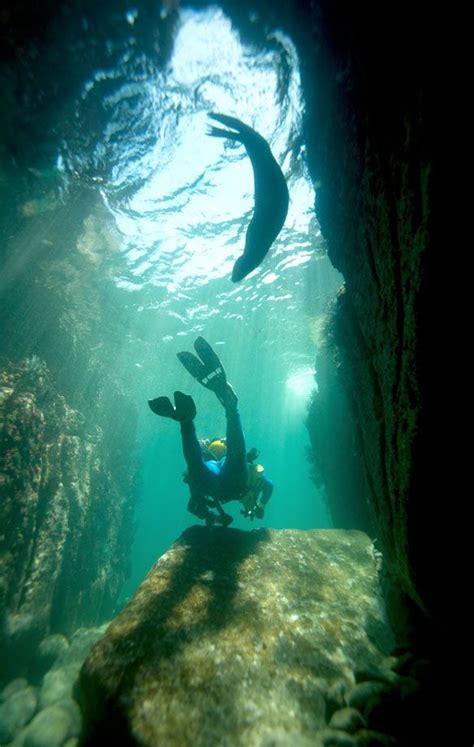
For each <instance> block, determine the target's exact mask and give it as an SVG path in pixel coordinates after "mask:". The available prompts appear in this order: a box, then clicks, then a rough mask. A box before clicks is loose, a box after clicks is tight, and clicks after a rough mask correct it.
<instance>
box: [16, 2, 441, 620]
mask: <svg viewBox="0 0 474 747" xmlns="http://www.w3.org/2000/svg"><path fill="white" fill-rule="evenodd" d="M86 5H87V4H86ZM190 5H192V6H194V7H203V6H205V5H207V3H203V2H202V3H201V2H193V3H190ZM221 6H222V7H223V9H224V11H225V12H226V13H227V14H228V15H229V16H230V17H231V18H232V20H233V22H234V23H235V24H236V25H237V26H238V28H239V29H240V31H241V33H242V35H243V37H244V38H245V39H246V40H248V41H252V42H253V43H255V44H262V45H264V44H271V43H272V42H271V39H270V40H269V39H268V35H269V33H270V32H271V30H272V29H273V28H283V30H284V31H286V32H287V33H288V34H289V35H290V36H291V38H292V39H293V41H294V42H295V44H296V46H297V48H298V52H299V55H300V60H301V73H302V84H303V90H304V95H305V100H306V113H305V119H304V132H303V135H304V139H305V142H306V147H307V156H308V162H309V166H310V170H311V174H312V177H313V180H314V184H315V187H316V193H317V198H316V211H317V215H318V219H319V221H320V224H321V228H322V231H323V234H324V236H325V238H326V240H327V244H328V250H329V255H330V257H331V260H332V262H333V264H334V265H335V266H336V267H337V268H338V269H339V270H340V271H341V272H342V273H343V275H344V278H345V289H344V292H343V293H341V294H340V295H339V297H338V299H337V302H336V308H335V311H334V315H333V319H332V332H331V336H332V347H329V348H328V351H327V353H326V355H327V359H326V361H325V364H324V365H325V366H326V368H327V370H328V372H329V371H330V368H331V366H333V365H334V375H335V377H336V378H337V386H340V387H341V389H343V391H344V398H345V400H346V401H347V417H345V416H344V409H343V410H342V412H340V413H339V414H338V416H337V417H338V421H339V422H340V423H344V420H346V422H347V432H346V434H345V437H346V438H347V442H348V443H350V444H354V443H356V444H357V448H356V451H355V453H356V457H357V458H356V462H355V466H354V469H355V470H356V471H357V473H358V475H359V478H358V480H359V482H358V487H357V489H353V488H352V487H351V485H350V484H349V485H347V503H346V504H345V503H344V501H343V502H342V508H343V509H344V512H345V515H344V517H341V520H342V523H344V525H347V526H349V525H350V524H351V523H352V524H353V525H357V526H364V527H365V528H369V527H370V526H373V525H375V531H376V534H377V536H378V538H379V541H380V542H381V545H382V549H383V550H384V553H385V556H386V562H387V567H388V571H389V575H390V577H391V579H392V580H393V582H394V586H396V587H398V588H399V589H401V590H402V592H403V593H404V594H406V595H407V597H409V598H410V599H411V600H412V601H413V602H414V603H415V605H416V606H417V607H418V609H420V610H423V611H424V612H425V613H427V615H428V617H429V618H430V619H432V620H436V621H437V622H441V623H443V622H444V617H445V615H444V612H443V605H444V600H443V597H442V594H441V593H440V590H439V585H438V578H439V575H440V572H441V569H442V567H443V566H444V564H445V560H446V557H445V555H446V554H443V556H441V554H440V553H439V552H438V538H439V535H440V532H441V531H442V529H443V527H442V522H443V517H442V516H441V515H440V513H439V512H434V511H432V505H431V503H432V496H431V482H430V471H431V463H432V460H433V455H434V454H437V453H438V447H437V444H438V442H439V440H440V439H439V430H438V429H437V428H436V427H435V424H434V420H433V415H434V411H435V408H434V391H435V385H434V382H433V378H432V375H431V372H432V370H433V368H434V366H435V359H436V355H435V348H434V345H433V326H432V325H433V322H432V319H433V318H434V316H435V315H434V306H435V293H434V288H433V284H432V279H433V275H434V272H435V270H436V263H437V262H438V261H439V259H438V258H439V257H440V256H441V250H440V246H439V242H440V241H441V236H442V235H443V232H442V231H441V227H440V225H439V223H440V221H441V212H440V211H439V209H438V208H439V191H440V186H439V174H438V161H439V156H440V154H439V152H438V148H439V141H438V140H437V139H436V138H435V134H434V129H433V128H434V122H435V121H436V119H437V113H438V107H439V103H438V99H437V97H436V91H435V83H436V80H437V74H438V71H439V64H438V63H437V62H436V60H437V54H436V52H437V49H436V39H437V28H436V24H437V23H438V19H437V18H436V15H435V14H434V11H433V10H431V11H430V14H427V13H426V12H425V10H426V9H425V7H424V5H423V4H420V5H417V6H416V7H413V6H412V5H409V4H408V3H398V4H396V5H395V4H394V5H393V6H392V5H390V6H387V5H386V4H380V3H375V2H365V3H362V4H360V3H359V4H353V3H350V2H348V1H347V2H329V1H327V2H326V1H325V0H320V1H319V2H312V3H309V2H299V3H293V2H289V1H288V2H281V3H278V5H276V4H275V3H270V2H266V1H265V0H262V1H261V2H259V3H250V2H246V1H245V2H241V3H239V5H238V7H236V5H234V3H232V2H223V3H221ZM144 7H145V8H146V9H147V13H148V14H149V15H148V20H149V21H152V23H149V24H148V25H147V23H146V17H145V20H144V22H143V27H142V28H141V29H138V30H137V29H135V32H137V33H139V34H142V35H143V39H144V42H146V44H147V45H148V47H149V48H150V49H153V50H154V53H155V54H156V53H158V54H159V55H161V56H162V59H166V54H167V51H168V50H169V47H170V38H171V34H172V27H173V23H174V16H173V13H171V14H170V15H168V17H167V19H166V20H165V21H163V20H162V19H160V18H159V13H158V11H157V9H155V10H153V9H152V7H151V5H150V6H149V5H148V4H145V5H144ZM57 8H58V6H57V4H54V3H49V4H47V5H46V6H45V7H43V8H42V12H41V23H40V24H39V25H37V26H35V18H34V16H30V18H31V23H30V24H26V23H25V21H24V18H25V16H21V17H22V19H23V20H22V22H21V23H20V22H19V20H18V19H19V18H20V14H18V13H17V12H16V11H11V12H10V13H11V15H10V17H8V15H7V16H6V17H7V20H8V22H9V25H8V28H9V30H8V33H6V32H5V33H3V39H4V40H6V43H5V44H4V46H3V50H4V52H3V55H4V61H3V64H2V76H3V77H4V79H5V80H7V82H9V83H10V85H9V86H7V88H6V98H4V101H6V102H7V105H6V106H5V105H4V108H5V111H6V113H7V116H6V117H5V119H4V124H3V134H4V138H3V143H4V145H3V149H2V154H3V166H2V168H3V175H4V177H11V176H12V174H13V176H14V178H13V183H14V184H15V185H16V186H15V187H14V189H13V190H12V189H9V190H8V191H7V192H6V191H5V189H4V188H3V190H2V194H5V202H4V204H6V205H7V206H12V204H15V203H14V201H15V200H16V201H17V202H19V201H20V200H21V191H22V189H24V184H25V179H29V180H32V179H33V178H34V177H33V176H32V175H31V173H30V174H29V175H25V174H23V175H22V177H21V178H19V177H18V169H19V167H20V166H21V165H25V164H26V163H29V164H31V163H33V164H35V163H37V162H38V161H40V162H41V160H42V159H43V160H47V159H46V156H45V154H47V153H48V148H49V145H50V144H49V143H48V140H47V138H45V136H44V132H46V131H47V130H48V125H49V124H51V123H50V122H49V121H48V117H50V116H51V111H54V110H55V108H54V103H55V102H56V104H57V105H58V106H59V105H60V102H61V100H62V97H64V96H72V95H73V93H74V85H75V83H77V81H78V80H79V79H80V73H81V72H83V69H84V66H87V65H93V64H94V60H93V59H86V60H82V61H81V62H80V63H78V64H79V65H82V66H83V67H82V68H80V67H79V68H78V70H77V76H76V77H74V76H73V77H72V78H71V77H70V76H69V77H68V75H67V71H65V72H64V74H63V75H62V74H59V75H58V76H57V77H56V79H53V78H52V82H51V90H49V91H47V92H46V93H45V94H44V99H43V100H42V101H33V105H31V101H30V102H29V104H28V106H29V108H28V107H26V108H27V109H28V116H27V117H26V118H25V116H23V115H24V114H25V106H26V105H25V103H24V102H25V96H23V97H22V93H24V91H23V92H22V91H19V90H18V87H19V84H21V85H24V86H26V87H28V74H27V73H28V69H30V68H29V66H30V67H31V60H30V61H29V60H28V58H26V59H25V58H24V59H22V60H21V61H20V59H19V54H18V50H19V49H21V48H22V45H23V48H26V47H27V46H28V44H30V42H31V37H32V28H34V36H36V42H35V43H36V44H39V45H40V44H41V43H42V40H44V39H45V38H46V39H47V38H48V35H51V33H53V31H54V27H55V24H61V23H62V24H63V26H64V28H66V29H67V28H68V26H67V21H68V13H67V8H68V4H67V3H64V4H62V6H61V8H62V10H61V13H59V14H58V12H57ZM123 9H125V5H123V8H121V10H123ZM88 12H90V13H91V16H92V17H93V19H94V29H93V30H94V31H95V32H97V33H98V34H99V37H100V38H103V39H105V38H106V36H107V22H108V21H107V19H106V18H105V16H104V14H103V13H102V11H101V10H100V9H95V10H92V9H91V8H88ZM255 12H256V14H257V22H256V21H255V19H256V16H255ZM110 22H112V21H110ZM15 24H16V25H15ZM152 26H154V28H156V29H159V32H158V31H157V32H156V33H154V34H150V33H149V32H148V28H151V27H152ZM15 34H16V36H15ZM64 43H65V44H67V34H65V39H64ZM53 62H54V60H51V59H48V58H46V59H45V58H41V59H40V61H39V62H38V63H35V64H39V65H42V66H45V65H48V64H49V65H52V64H53ZM15 76H16V77H15ZM15 109H16V110H17V111H18V112H19V114H18V118H19V120H20V121H21V127H20V128H19V129H18V128H17V125H18V121H16V119H15V114H14V113H13V112H14V111H15ZM40 131H42V132H43V135H42V137H41V138H39V143H40V146H41V147H40V146H39V145H38V133H39V132H40ZM13 133H14V134H15V137H13ZM3 183H5V180H4V182H3ZM38 220H40V218H39V219H38ZM10 250H11V248H10V249H9V247H8V242H7V252H8V251H10ZM36 261H38V257H35V262H36ZM30 269H31V265H30ZM10 300H11V299H10ZM6 308H8V296H7V304H6ZM4 313H5V319H6V324H7V328H8V327H9V329H10V330H13V329H14V328H15V321H14V320H12V319H11V314H9V313H8V312H4ZM12 335H13V336H12V338H11V339H15V335H14V334H13V332H12ZM22 347H23V348H25V349H24V351H22V353H24V354H28V353H29V352H31V351H28V350H27V348H28V346H27V345H22ZM12 356H13V358H14V357H15V355H13V354H12ZM44 357H45V359H46V360H47V361H48V355H47V351H45V354H44ZM336 363H337V365H336ZM66 365H67V363H66V361H62V362H61V363H59V364H58V363H57V362H56V363H55V364H54V366H53V367H54V369H55V376H56V378H57V380H58V381H60V379H61V375H60V371H61V369H62V368H64V366H66ZM67 378H68V377H67V376H66V377H64V379H63V381H65V380H66V379H67ZM327 378H328V380H329V379H330V374H329V373H328V377H327ZM71 396H72V395H71ZM330 400H331V398H328V403H329V402H330ZM333 400H334V398H333ZM73 404H75V403H73ZM318 406H323V400H321V401H320V403H319V404H316V402H315V403H313V406H312V409H311V410H310V413H309V420H308V423H309V428H310V432H311V433H313V432H314V431H315V430H316V429H317V428H318V427H319V426H320V420H321V417H324V418H325V422H326V423H327V424H330V423H331V422H332V420H333V413H332V411H331V409H330V408H331V407H332V406H333V405H330V404H328V406H327V408H326V411H325V412H324V414H323V415H321V414H319V415H318V412H317V408H318ZM338 406H339V407H341V403H340V402H339V403H338ZM342 407H344V406H343V405H342ZM328 408H329V409H328ZM335 438H336V436H335V432H334V431H333V432H332V431H331V428H330V427H328V430H327V439H326V450H327V452H329V451H330V450H331V449H332V448H335ZM313 443H315V445H316V441H315V440H314V439H313ZM353 456H354V453H353ZM314 458H315V460H316V462H318V459H319V460H320V461H321V450H320V452H319V453H315V455H314ZM322 479H324V481H325V483H326V489H327V492H328V500H329V502H330V504H331V505H332V506H333V515H334V517H335V519H336V521H339V520H338V516H340V511H339V514H338V508H337V505H336V503H337V501H339V504H341V495H340V493H338V494H337V496H336V488H334V487H331V472H330V468H329V472H326V474H324V468H323V469H322ZM354 482H357V480H355V481H354ZM339 489H340V488H338V489H337V490H339ZM351 504H353V505H354V509H353V510H352V509H351V510H350V511H347V505H351Z"/></svg>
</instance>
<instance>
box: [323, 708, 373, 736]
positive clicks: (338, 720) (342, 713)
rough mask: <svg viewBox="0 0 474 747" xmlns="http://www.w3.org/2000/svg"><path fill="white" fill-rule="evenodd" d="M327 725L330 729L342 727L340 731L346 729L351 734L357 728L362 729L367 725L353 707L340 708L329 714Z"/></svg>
mask: <svg viewBox="0 0 474 747" xmlns="http://www.w3.org/2000/svg"><path fill="white" fill-rule="evenodd" d="M329 726H330V727H331V728H332V729H342V731H348V732H350V733H351V734H352V733H353V732H354V731H357V730H358V729H363V728H364V726H367V724H366V722H365V719H364V717H363V716H362V714H361V713H359V711H357V710H356V709H355V708H341V710H339V711H336V712H335V713H333V715H332V716H331V720H330V721H329Z"/></svg>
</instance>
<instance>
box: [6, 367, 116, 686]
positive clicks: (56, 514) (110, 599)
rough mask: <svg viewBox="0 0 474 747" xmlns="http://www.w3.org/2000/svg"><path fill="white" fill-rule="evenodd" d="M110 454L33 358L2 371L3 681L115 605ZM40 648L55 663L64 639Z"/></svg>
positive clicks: (99, 435) (113, 490)
mask: <svg viewBox="0 0 474 747" xmlns="http://www.w3.org/2000/svg"><path fill="white" fill-rule="evenodd" d="M109 448H110V447H109V445H108V444H106V443H104V435H103V432H102V430H101V429H100V428H99V427H97V426H96V427H88V426H86V424H85V422H84V417H83V415H82V414H81V413H80V412H79V411H77V410H75V409H73V408H71V407H70V406H69V405H68V404H67V402H66V400H65V398H64V397H62V396H61V395H60V394H59V393H58V392H57V391H56V389H55V387H54V386H53V383H52V380H51V377H50V374H49V371H48V369H47V367H46V365H45V363H44V362H43V361H42V360H40V359H39V358H38V357H37V356H31V357H30V358H28V359H26V360H24V361H23V362H22V363H21V364H19V365H13V364H12V365H9V366H8V367H7V368H5V369H3V370H1V371H0V473H1V482H2V495H3V498H2V501H1V503H0V527H1V536H0V550H1V551H0V660H1V661H2V669H1V672H0V679H1V680H2V681H6V682H8V679H9V678H11V677H12V676H14V675H15V674H21V673H23V672H26V671H27V668H28V666H29V664H30V662H31V671H32V672H34V662H33V659H34V657H35V656H36V655H37V651H38V645H39V643H40V641H41V639H42V638H44V636H45V635H47V634H48V633H49V632H50V631H51V629H53V630H54V629H55V630H58V629H59V630H61V631H62V632H65V633H68V632H70V631H72V630H74V629H75V628H77V627H78V626H79V625H80V624H82V625H84V624H88V623H92V624H94V623H97V622H100V621H101V620H102V619H104V617H105V616H106V615H107V613H108V612H109V611H110V609H111V608H112V607H113V604H114V602H115V599H116V597H117V594H118V591H119V588H120V586H121V584H122V582H123V580H124V577H125V569H126V548H125V547H124V541H125V537H126V536H127V533H128V531H129V530H128V523H127V512H126V511H124V506H125V505H127V501H125V500H124V497H123V495H122V493H121V491H120V490H119V488H118V485H117V484H116V478H115V476H113V475H112V473H111V469H110V466H109V462H108V450H109ZM125 524H126V525H127V526H126V529H125V530H123V526H124V525H125ZM53 640H54V643H53ZM42 645H44V646H46V647H49V649H50V650H49V653H48V656H51V657H52V656H53V648H54V647H56V649H57V650H56V653H58V652H59V650H60V649H61V648H62V647H64V641H62V642H60V639H58V638H56V639H52V640H50V642H49V643H48V644H46V643H44V644H42ZM41 655H42V654H41V653H39V656H40V658H41ZM45 655H46V654H45Z"/></svg>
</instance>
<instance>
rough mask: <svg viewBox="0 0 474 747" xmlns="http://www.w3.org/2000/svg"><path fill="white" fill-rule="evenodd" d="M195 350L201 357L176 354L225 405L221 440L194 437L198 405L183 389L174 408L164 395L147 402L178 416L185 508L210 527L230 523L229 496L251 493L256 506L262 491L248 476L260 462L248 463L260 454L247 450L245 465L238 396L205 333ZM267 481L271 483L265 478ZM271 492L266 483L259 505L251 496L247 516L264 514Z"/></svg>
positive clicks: (163, 412) (155, 409)
mask: <svg viewBox="0 0 474 747" xmlns="http://www.w3.org/2000/svg"><path fill="white" fill-rule="evenodd" d="M194 349H195V351H196V353H197V355H198V356H199V358H198V357H196V356H195V355H193V353H188V352H182V353H178V354H177V355H178V358H179V360H180V361H181V363H182V364H183V366H184V367H185V369H186V370H187V371H188V372H189V373H190V374H191V376H193V377H194V378H195V379H197V381H199V383H200V384H202V386H204V387H206V389H210V390H211V391H212V392H214V394H215V395H216V396H217V399H218V400H219V402H220V403H221V404H222V405H223V407H224V412H225V417H226V421H227V428H226V438H225V440H224V439H214V440H213V441H201V442H200V441H199V440H198V438H197V435H196V429H195V427H194V418H195V417H196V405H195V404H194V400H193V398H192V397H190V396H189V395H187V394H184V393H183V392H179V391H176V392H175V393H174V403H175V406H174V407H173V405H172V404H171V401H170V400H169V399H168V397H157V398H156V399H153V400H149V401H148V404H149V406H150V409H151V410H152V411H153V412H154V413H155V414H156V415H160V416H161V417H165V418H171V419H172V420H177V421H178V422H179V424H180V429H181V439H182V444H183V454H184V458H185V460H186V465H187V468H188V469H187V472H186V473H185V476H184V481H185V482H186V483H187V484H188V485H189V489H190V493H191V497H190V500H189V503H188V510H189V511H190V512H191V513H193V514H194V515H195V516H197V517H198V518H200V519H204V520H205V521H206V524H208V525H211V524H214V523H220V524H222V525H223V526H229V524H230V523H231V522H232V521H233V518H232V516H230V515H229V514H226V513H225V511H224V510H223V508H222V505H221V504H222V503H227V502H228V501H232V500H242V501H243V500H244V498H245V497H246V496H247V495H248V494H249V492H251V491H253V492H252V495H254V497H255V500H254V503H255V504H256V502H257V499H258V496H259V495H260V492H262V491H260V490H259V491H258V492H257V493H256V492H255V489H256V485H257V483H258V482H259V480H256V479H255V478H253V479H252V475H253V474H254V473H257V471H258V468H259V467H260V466H261V465H253V464H252V462H253V461H254V460H255V459H256V458H257V456H258V452H257V450H256V449H253V450H252V451H251V452H249V455H250V456H251V457H253V458H251V459H250V463H249V459H248V456H249V455H247V454H246V450H245V439H244V434H243V431H242V426H241V423H240V416H239V412H238V409H237V401H238V400H237V396H236V394H235V392H234V390H233V389H232V387H231V385H230V384H229V382H228V381H227V377H226V374H225V371H224V367H223V366H222V363H221V361H220V359H219V357H218V356H217V355H216V353H215V352H214V350H213V349H212V348H211V346H210V345H209V343H208V342H206V340H205V339H204V338H203V337H198V338H197V340H196V341H195V343H194ZM261 472H263V468H261ZM262 477H263V474H262ZM265 480H266V478H265ZM266 482H268V483H270V481H269V480H268V481H266ZM270 485H271V483H270ZM271 490H273V485H271ZM271 490H270V493H268V486H267V487H266V492H265V496H267V497H266V500H265V498H263V499H260V504H259V506H258V507H257V506H256V505H255V506H254V504H253V503H252V504H251V502H250V498H249V499H248V500H247V501H246V502H245V503H244V508H245V515H247V516H249V517H250V518H253V517H254V516H258V517H259V518H261V517H263V510H262V506H264V505H265V503H266V501H268V499H269V497H270V494H271ZM213 509H215V512H214V511H213Z"/></svg>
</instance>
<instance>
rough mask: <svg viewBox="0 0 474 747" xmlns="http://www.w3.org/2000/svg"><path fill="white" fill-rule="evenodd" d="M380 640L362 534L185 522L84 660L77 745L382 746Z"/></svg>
mask: <svg viewBox="0 0 474 747" xmlns="http://www.w3.org/2000/svg"><path fill="white" fill-rule="evenodd" d="M392 646H393V641H392V634H391V631H390V629H389V627H388V625H387V623H386V617H385V609H384V605H383V601H382V599H381V596H380V591H379V583H378V557H377V552H376V551H375V550H374V546H373V543H372V542H371V541H370V539H369V538H368V537H367V535H365V534H364V533H362V532H358V531H345V530H309V531H300V530H257V531H253V532H243V531H240V530H235V529H234V530H233V529H230V530H229V529H223V528H218V527H212V528H207V527H201V526H194V527H191V528H190V529H188V530H187V531H185V532H184V534H183V535H182V536H181V538H180V539H179V540H178V541H177V542H176V543H175V544H174V545H173V546H172V547H171V548H170V550H169V551H168V552H167V553H166V554H165V555H164V556H163V557H162V558H160V560H159V561H158V562H157V563H156V564H155V565H154V567H153V568H152V569H151V571H150V573H149V574H148V576H147V578H146V579H145V580H144V582H143V583H142V585H141V586H140V588H139V589H138V591H137V592H136V594H135V596H134V597H133V599H132V600H131V602H130V603H129V605H128V606H127V607H126V608H125V609H124V610H123V612H122V613H121V614H120V615H119V616H118V617H117V618H116V619H115V620H114V621H113V623H112V624H111V625H110V626H109V628H108V630H107V633H106V635H105V636H104V637H103V638H102V639H101V640H100V641H99V642H98V643H97V644H96V645H95V646H94V648H93V649H92V652H91V654H90V655H89V657H88V659H87V660H86V662H85V664H84V666H83V668H82V672H81V676H80V685H79V689H78V693H77V695H78V698H79V701H80V704H81V709H82V714H83V734H82V740H81V744H82V745H99V744H114V745H141V746H142V747H144V746H145V745H150V747H151V746H152V745H157V744H160V745H163V747H164V746H166V747H175V746H176V747H178V746H179V747H186V746H187V745H190V746H191V745H192V746H193V747H200V746H202V747H204V746H205V747H208V746H209V745H223V746H224V745H233V746H234V745H235V746H237V745H242V746H243V745H245V747H253V746H255V747H256V746H257V745H258V746H259V747H263V745H274V746H275V747H277V746H283V745H286V746H289V745H291V746H292V747H306V746H308V747H309V745H311V747H317V746H318V745H330V744H369V743H370V744H377V743H378V744H393V741H392V739H391V738H390V737H389V736H387V735H383V734H379V736H377V735H376V734H375V732H374V731H373V730H372V731H371V727H370V723H368V722H367V717H366V715H365V713H364V710H365V709H366V705H367V703H368V701H372V702H373V700H374V698H375V699H376V700H377V698H379V699H380V694H381V693H382V692H388V691H390V690H391V689H393V688H394V687H395V680H396V679H397V677H398V675H396V674H395V673H394V672H393V671H392V665H393V663H394V659H393V658H392V657H391V656H390V651H391V649H392ZM374 739H375V740H377V739H379V742H377V741H375V742H374ZM341 740H342V741H341ZM344 740H345V741H344ZM367 740H368V741H367ZM370 740H372V741H370Z"/></svg>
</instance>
